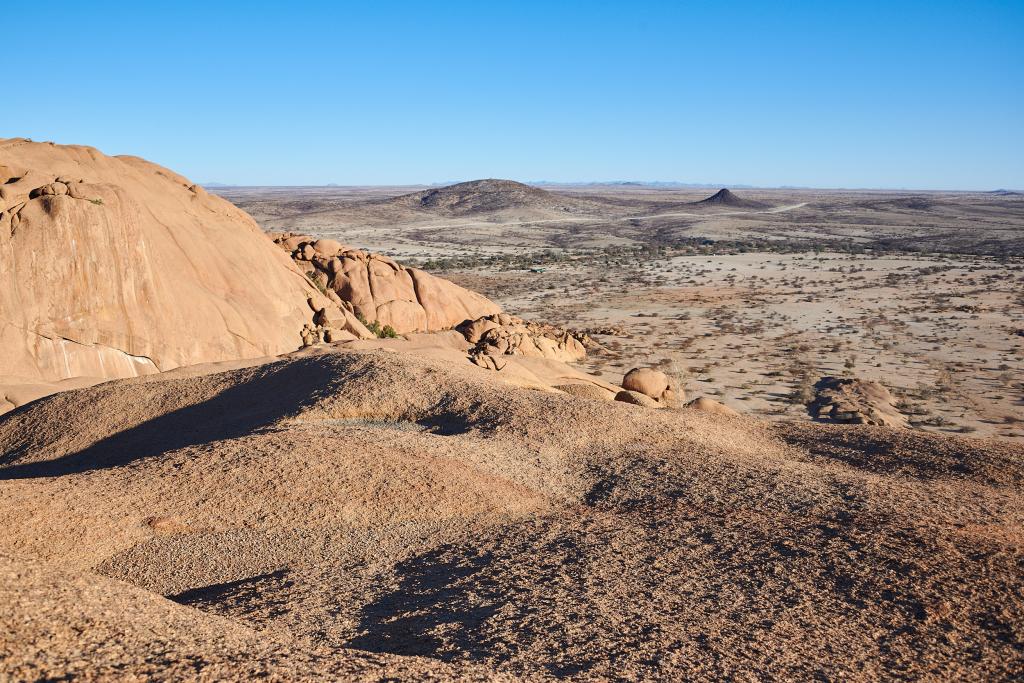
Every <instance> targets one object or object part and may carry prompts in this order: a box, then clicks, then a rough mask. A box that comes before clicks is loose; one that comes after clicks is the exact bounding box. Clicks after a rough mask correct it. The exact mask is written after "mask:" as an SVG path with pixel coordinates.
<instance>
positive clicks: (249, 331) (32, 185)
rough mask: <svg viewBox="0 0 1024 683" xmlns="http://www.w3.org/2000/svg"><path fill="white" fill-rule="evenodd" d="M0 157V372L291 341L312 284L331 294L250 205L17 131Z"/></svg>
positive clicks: (117, 373) (131, 162)
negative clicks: (269, 234) (264, 227)
mask: <svg viewBox="0 0 1024 683" xmlns="http://www.w3.org/2000/svg"><path fill="white" fill-rule="evenodd" d="M0 159H2V164H0V321H2V322H3V324H2V325H0V383H4V384H8V385H9V384H14V383H19V382H20V383H31V382H40V381H46V382H52V381H59V380H64V379H66V378H71V377H98V378H115V377H130V376H136V375H142V374H148V373H153V372H157V371H158V370H167V369H170V368H175V367H178V366H181V365H190V364H195V363H204V362H212V361H225V360H233V359H240V358H251V357H260V356H266V355H274V354H280V353H285V352H288V351H293V350H295V349H297V348H299V347H300V346H301V345H302V343H303V339H302V329H303V326H304V325H305V324H307V323H311V321H312V316H313V311H311V310H310V308H309V307H308V306H307V305H306V303H305V302H306V299H307V297H313V298H315V299H316V301H318V302H320V303H319V307H323V306H329V305H331V304H330V303H329V302H328V301H327V300H326V299H325V298H324V297H323V295H322V294H320V293H319V292H317V291H316V289H315V288H314V287H313V286H312V285H311V284H310V283H309V282H308V281H307V280H306V278H304V277H303V276H302V274H301V272H299V270H298V269H297V268H296V267H295V266H294V264H293V263H292V262H291V260H290V259H288V258H287V256H286V255H285V254H282V253H281V251H280V250H279V249H277V248H275V247H274V245H273V243H272V242H271V241H270V240H268V239H267V238H266V236H265V235H264V234H263V233H262V231H261V230H260V229H259V226H257V225H256V223H255V221H253V220H252V219H251V218H250V217H249V216H248V215H246V214H245V213H244V212H242V211H240V210H239V209H237V208H235V207H234V206H232V205H231V204H230V203H229V202H227V201H225V200H223V199H220V198H219V197H215V196H212V195H209V194H207V193H205V192H202V191H200V190H201V188H199V189H198V190H197V188H196V186H194V185H193V183H190V182H189V181H188V180H186V179H185V178H183V177H182V176H180V175H178V174H176V173H174V172H172V171H169V170H167V169H165V168H161V167H160V166H157V165H156V164H152V163H149V162H148V161H144V160H142V159H139V158H137V157H109V156H106V155H104V154H102V153H101V152H99V151H98V150H96V149H93V148H91V147H81V146H64V145H53V144H48V143H34V142H29V141H27V140H20V139H9V140H0ZM344 328H345V329H348V330H349V331H350V332H352V333H354V334H357V335H360V336H362V335H367V334H369V333H368V332H367V331H366V330H365V328H363V327H362V326H361V325H360V324H359V323H358V321H356V320H355V317H354V316H352V317H351V319H350V320H346V321H344Z"/></svg>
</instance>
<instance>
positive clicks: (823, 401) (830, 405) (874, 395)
mask: <svg viewBox="0 0 1024 683" xmlns="http://www.w3.org/2000/svg"><path fill="white" fill-rule="evenodd" d="M814 389H815V392H816V394H815V397H814V400H813V401H812V402H811V404H810V405H809V406H808V410H809V411H810V413H811V416H812V417H814V418H816V419H818V420H821V421H824V422H834V423H839V424H868V425H885V426H887V427H905V426H906V425H907V419H906V416H904V415H903V414H902V413H901V412H900V411H899V410H898V409H897V408H896V406H895V405H894V400H893V396H892V394H890V393H889V390H888V389H886V388H885V387H884V386H882V385H881V384H879V383H878V382H873V381H871V380H865V379H858V378H855V377H822V378H821V379H820V380H818V382H817V384H815V386H814Z"/></svg>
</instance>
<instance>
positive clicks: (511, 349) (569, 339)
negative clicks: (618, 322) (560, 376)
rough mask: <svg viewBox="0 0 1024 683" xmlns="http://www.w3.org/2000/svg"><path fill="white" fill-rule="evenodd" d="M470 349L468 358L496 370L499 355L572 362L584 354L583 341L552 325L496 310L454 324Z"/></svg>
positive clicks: (585, 352) (585, 351)
mask: <svg viewBox="0 0 1024 683" xmlns="http://www.w3.org/2000/svg"><path fill="white" fill-rule="evenodd" d="M457 329H458V331H459V332H460V333H462V335H463V336H464V337H465V338H466V341H468V342H469V343H470V344H473V345H474V346H473V348H472V349H471V350H470V359H471V360H472V361H473V362H474V363H476V364H477V365H479V366H481V367H486V368H490V369H500V368H498V367H497V366H498V365H500V364H501V363H502V361H501V360H500V358H501V356H530V357H535V358H548V359H550V360H557V361H561V362H563V363H572V362H575V361H579V360H583V359H584V358H586V357H587V349H586V346H585V345H584V342H585V340H581V339H579V338H577V337H576V336H574V334H573V333H572V332H571V331H569V330H564V329H561V328H559V327H555V326H554V325H547V324H544V323H535V322H527V321H525V320H523V319H522V318H517V317H515V316H512V315H509V314H507V313H496V314H493V315H487V316H483V317H481V318H477V319H476V320H468V321H466V322H464V323H462V324H461V325H459V326H458V328H457Z"/></svg>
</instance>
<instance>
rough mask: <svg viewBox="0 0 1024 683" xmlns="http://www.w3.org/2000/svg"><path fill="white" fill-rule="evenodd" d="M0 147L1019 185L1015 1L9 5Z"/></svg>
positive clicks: (365, 167) (766, 180)
mask: <svg viewBox="0 0 1024 683" xmlns="http://www.w3.org/2000/svg"><path fill="white" fill-rule="evenodd" d="M3 14H4V26H5V29H4V32H3V35H4V38H3V52H4V56H5V58H4V74H5V78H4V82H5V85H6V87H5V93H4V94H5V97H4V104H3V106H2V107H0V136H3V137H7V136H25V137H30V138H33V139H35V140H54V141H56V142H62V143H83V144H91V145H94V146H96V147H99V148H100V149H101V150H103V151H104V152H107V153H109V154H122V153H130V154H137V155H139V156H143V157H146V158H149V159H151V160H153V161H156V162H158V163H161V164H164V165H166V166H169V167H171V168H173V169H175V170H177V171H179V172H182V173H184V174H185V175H187V176H189V177H191V178H193V179H194V180H197V181H200V182H207V181H219V182H227V183H238V184H325V183H341V184H364V183H365V184H387V183H430V182H437V181H447V180H466V179H471V178H478V177H502V178H513V179H517V180H542V179H546V180H557V181H577V180H613V179H629V180H679V181H684V182H707V183H717V184H752V185H765V186H775V185H808V186H816V187H905V188H935V189H945V188H949V189H994V188H1000V187H1009V188H1015V189H1021V188H1024V1H1021V0H1018V1H1016V2H985V1H978V2H944V1H941V0H937V1H931V2H892V1H890V2H877V3H876V2H841V1H839V2H831V3H829V2H814V3H810V2H809V3H800V2H779V3H771V2H763V3H756V2H742V1H738V0H737V1H734V2H722V3H719V2H699V3H685V2H625V1H623V2H617V3H610V2H555V1H554V0H552V1H550V2H525V1H517V2H483V1H482V0H481V1H480V2H472V3H470V2H443V1H441V0H435V1H434V2H415V3H413V2H408V3H405V2H397V3H396V2H373V3H371V2H365V3H351V4H345V3H340V2H338V3H334V2H332V3H328V2H324V3H313V2H308V3H303V2H291V3H285V2H282V3H276V4H270V3H259V2H246V3H241V2H239V3H233V2H228V1H224V2H219V3H215V2H209V3H199V2H188V1H185V0H182V1H179V2H152V3H150V2H137V3H123V2H121V3H103V2H94V3H86V2H78V3H57V4H54V3H42V4H40V3H36V2H25V1H20V0H9V1H8V2H5V3H4V8H3Z"/></svg>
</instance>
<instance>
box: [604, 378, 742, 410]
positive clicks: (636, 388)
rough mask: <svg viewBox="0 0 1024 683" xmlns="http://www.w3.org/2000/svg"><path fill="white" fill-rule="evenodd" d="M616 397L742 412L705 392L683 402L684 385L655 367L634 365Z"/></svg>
mask: <svg viewBox="0 0 1024 683" xmlns="http://www.w3.org/2000/svg"><path fill="white" fill-rule="evenodd" d="M615 400H616V401H621V402H623V403H629V404H631V405H636V406H643V407H645V408H674V407H677V406H679V405H681V404H682V405H683V407H685V408H689V409H691V410H700V411H702V412H706V413H715V414H717V415H729V416H735V415H739V413H737V412H736V411H735V410H733V409H732V408H730V407H729V406H727V405H725V404H723V403H719V402H718V401H715V400H714V399H710V398H707V397H705V396H701V397H699V398H695V399H693V400H692V401H690V402H689V403H685V404H683V401H685V400H686V393H685V392H684V391H683V389H682V388H681V387H675V386H673V383H672V380H671V379H670V378H669V376H668V375H666V374H665V373H664V372H661V371H660V370H655V369H653V368H633V369H632V370H630V371H629V372H627V373H626V375H625V376H624V377H623V378H622V391H620V392H618V393H617V394H615Z"/></svg>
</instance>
